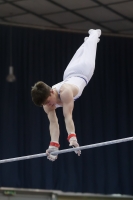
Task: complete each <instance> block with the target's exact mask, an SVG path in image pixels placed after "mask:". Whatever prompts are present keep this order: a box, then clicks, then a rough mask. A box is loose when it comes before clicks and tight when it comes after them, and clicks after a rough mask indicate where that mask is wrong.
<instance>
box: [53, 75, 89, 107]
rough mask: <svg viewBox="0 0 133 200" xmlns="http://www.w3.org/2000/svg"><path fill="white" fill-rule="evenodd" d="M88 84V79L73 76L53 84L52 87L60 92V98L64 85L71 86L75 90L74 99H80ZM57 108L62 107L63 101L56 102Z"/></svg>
mask: <svg viewBox="0 0 133 200" xmlns="http://www.w3.org/2000/svg"><path fill="white" fill-rule="evenodd" d="M85 86H86V81H85V80H84V79H83V78H81V77H71V78H68V79H65V80H64V81H62V82H60V83H57V84H56V85H53V86H52V89H55V90H56V91H57V93H58V96H59V99H60V92H61V90H62V88H63V87H71V88H72V90H73V100H74V101H75V100H76V99H78V98H79V97H80V96H81V94H82V92H83V89H84V87H85ZM55 106H56V108H58V107H62V103H60V104H56V105H55Z"/></svg>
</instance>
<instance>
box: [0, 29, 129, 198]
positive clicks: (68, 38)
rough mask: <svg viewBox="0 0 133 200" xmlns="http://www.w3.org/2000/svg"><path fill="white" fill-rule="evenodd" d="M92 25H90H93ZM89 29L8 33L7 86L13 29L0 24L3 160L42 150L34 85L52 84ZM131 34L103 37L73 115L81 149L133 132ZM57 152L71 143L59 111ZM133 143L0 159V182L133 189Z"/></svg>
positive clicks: (44, 138) (45, 130)
mask: <svg viewBox="0 0 133 200" xmlns="http://www.w3.org/2000/svg"><path fill="white" fill-rule="evenodd" d="M91 28H92V27H91ZM87 35H88V34H87V33H86V34H75V33H68V32H57V31H43V30H35V29H28V28H18V27H17V28H16V27H13V30H12V44H13V45H12V60H13V62H12V65H13V67H14V74H15V75H16V78H17V81H16V82H14V83H8V82H7V81H6V76H7V74H8V67H9V66H10V27H8V26H0V93H1V95H0V159H6V158H12V157H18V156H24V155H30V154H38V153H43V152H45V150H46V149H47V148H48V145H49V142H50V136H49V122H48V119H47V116H46V114H45V113H44V111H43V109H42V108H39V107H36V106H34V104H33V103H32V100H31V95H30V91H31V86H33V85H34V83H35V82H37V81H39V80H41V81H44V82H46V83H47V84H49V85H50V86H52V85H53V84H55V83H57V82H60V81H62V77H63V72H64V70H65V68H66V66H67V64H68V63H69V61H70V60H71V58H72V56H73V54H74V53H75V51H76V50H77V49H78V47H79V46H80V45H81V44H82V43H83V39H84V37H85V36H87ZM132 77H133V39H131V38H123V37H109V36H108V37H107V36H101V40H100V42H99V43H98V48H97V58H96V68H95V73H94V75H93V78H92V79H91V81H90V82H89V84H88V85H87V87H86V88H85V90H84V92H83V95H82V97H81V98H80V99H79V100H77V101H76V102H75V108H74V112H73V118H74V122H75V126H76V134H77V137H78V141H79V144H80V145H81V146H83V145H88V144H92V143H98V142H103V141H108V140H114V139H119V138H124V137H130V136H132V133H133V78H132ZM57 116H58V118H59V124H60V132H61V134H60V144H61V148H60V149H65V148H68V147H69V146H68V142H67V139H66V138H67V132H66V129H65V124H64V118H63V114H62V108H59V109H57ZM132 169H133V142H127V143H122V144H117V145H111V146H106V147H99V148H95V149H90V150H84V151H82V155H81V156H80V157H78V156H77V155H76V154H75V153H67V154H61V155H59V157H58V160H57V161H55V162H50V161H48V160H47V159H46V157H44V158H36V159H32V160H25V161H19V162H12V163H6V164H0V187H19V188H20V187H22V188H40V189H54V190H63V191H73V192H93V193H104V194H111V193H121V194H133V190H132V185H133V170H132Z"/></svg>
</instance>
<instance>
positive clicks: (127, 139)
mask: <svg viewBox="0 0 133 200" xmlns="http://www.w3.org/2000/svg"><path fill="white" fill-rule="evenodd" d="M132 140H133V137H127V138H122V139H117V140H111V141H107V142H101V143H96V144H90V145H85V146H80V147H75V148H69V149H63V150H58V151H54V152H52V153H51V155H58V154H62V153H69V152H72V151H75V150H76V151H77V150H84V149H92V148H96V147H101V146H107V145H111V144H117V143H122V142H129V141H132ZM44 156H47V155H46V153H40V154H34V155H29V156H21V157H16V158H9V159H3V160H0V164H1V163H7V162H14V161H20V160H27V159H33V158H40V157H44Z"/></svg>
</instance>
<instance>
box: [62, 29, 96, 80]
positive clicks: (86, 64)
mask: <svg viewBox="0 0 133 200" xmlns="http://www.w3.org/2000/svg"><path fill="white" fill-rule="evenodd" d="M98 37H99V35H98V32H97V30H93V31H92V32H91V33H90V35H89V37H87V38H85V41H84V43H83V44H82V45H81V46H80V47H79V49H78V50H77V51H76V53H75V54H74V56H73V58H72V60H71V61H70V63H69V64H68V66H67V68H66V70H65V72H64V76H63V80H65V79H68V78H70V77H75V76H77V77H81V78H83V79H85V80H86V82H87V83H88V82H89V81H90V79H91V77H92V75H93V73H94V69H95V59H96V50H97V43H98V42H99V38H98Z"/></svg>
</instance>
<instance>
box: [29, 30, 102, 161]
mask: <svg viewBox="0 0 133 200" xmlns="http://www.w3.org/2000/svg"><path fill="white" fill-rule="evenodd" d="M88 33H89V37H86V38H85V39H84V43H83V44H82V45H81V46H80V47H79V49H78V50H77V51H76V53H75V55H74V56H73V58H72V60H71V61H70V63H69V64H68V66H67V68H66V69H65V72H64V75H63V81H62V82H60V83H57V84H56V85H54V86H52V87H50V86H48V85H47V84H46V83H44V82H42V81H39V82H37V83H35V85H34V86H33V87H32V89H31V96H32V101H33V102H34V104H35V105H37V106H43V109H44V111H45V112H46V114H47V116H48V119H49V122H50V127H49V129H50V136H51V142H50V144H49V147H48V149H47V150H46V154H47V158H48V159H49V160H51V161H55V160H56V159H57V155H51V154H50V153H51V152H53V151H57V150H58V149H59V147H60V144H59V134H60V133H59V132H60V131H59V124H58V119H57V116H56V112H55V109H56V108H59V107H63V115H64V120H65V125H66V130H67V133H68V137H67V140H68V142H69V146H72V147H79V144H78V141H77V137H76V133H75V126H74V122H73V117H72V112H73V108H74V101H75V100H76V99H77V98H79V97H80V96H81V94H82V92H83V89H84V88H85V86H86V85H87V84H88V82H89V81H90V79H91V77H92V75H93V73H94V69H95V58H96V50H97V43H98V42H99V41H100V39H99V37H100V35H101V30H100V29H97V30H93V29H90V30H89V31H88ZM75 153H76V154H77V155H78V156H80V154H81V151H80V150H77V151H75Z"/></svg>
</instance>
